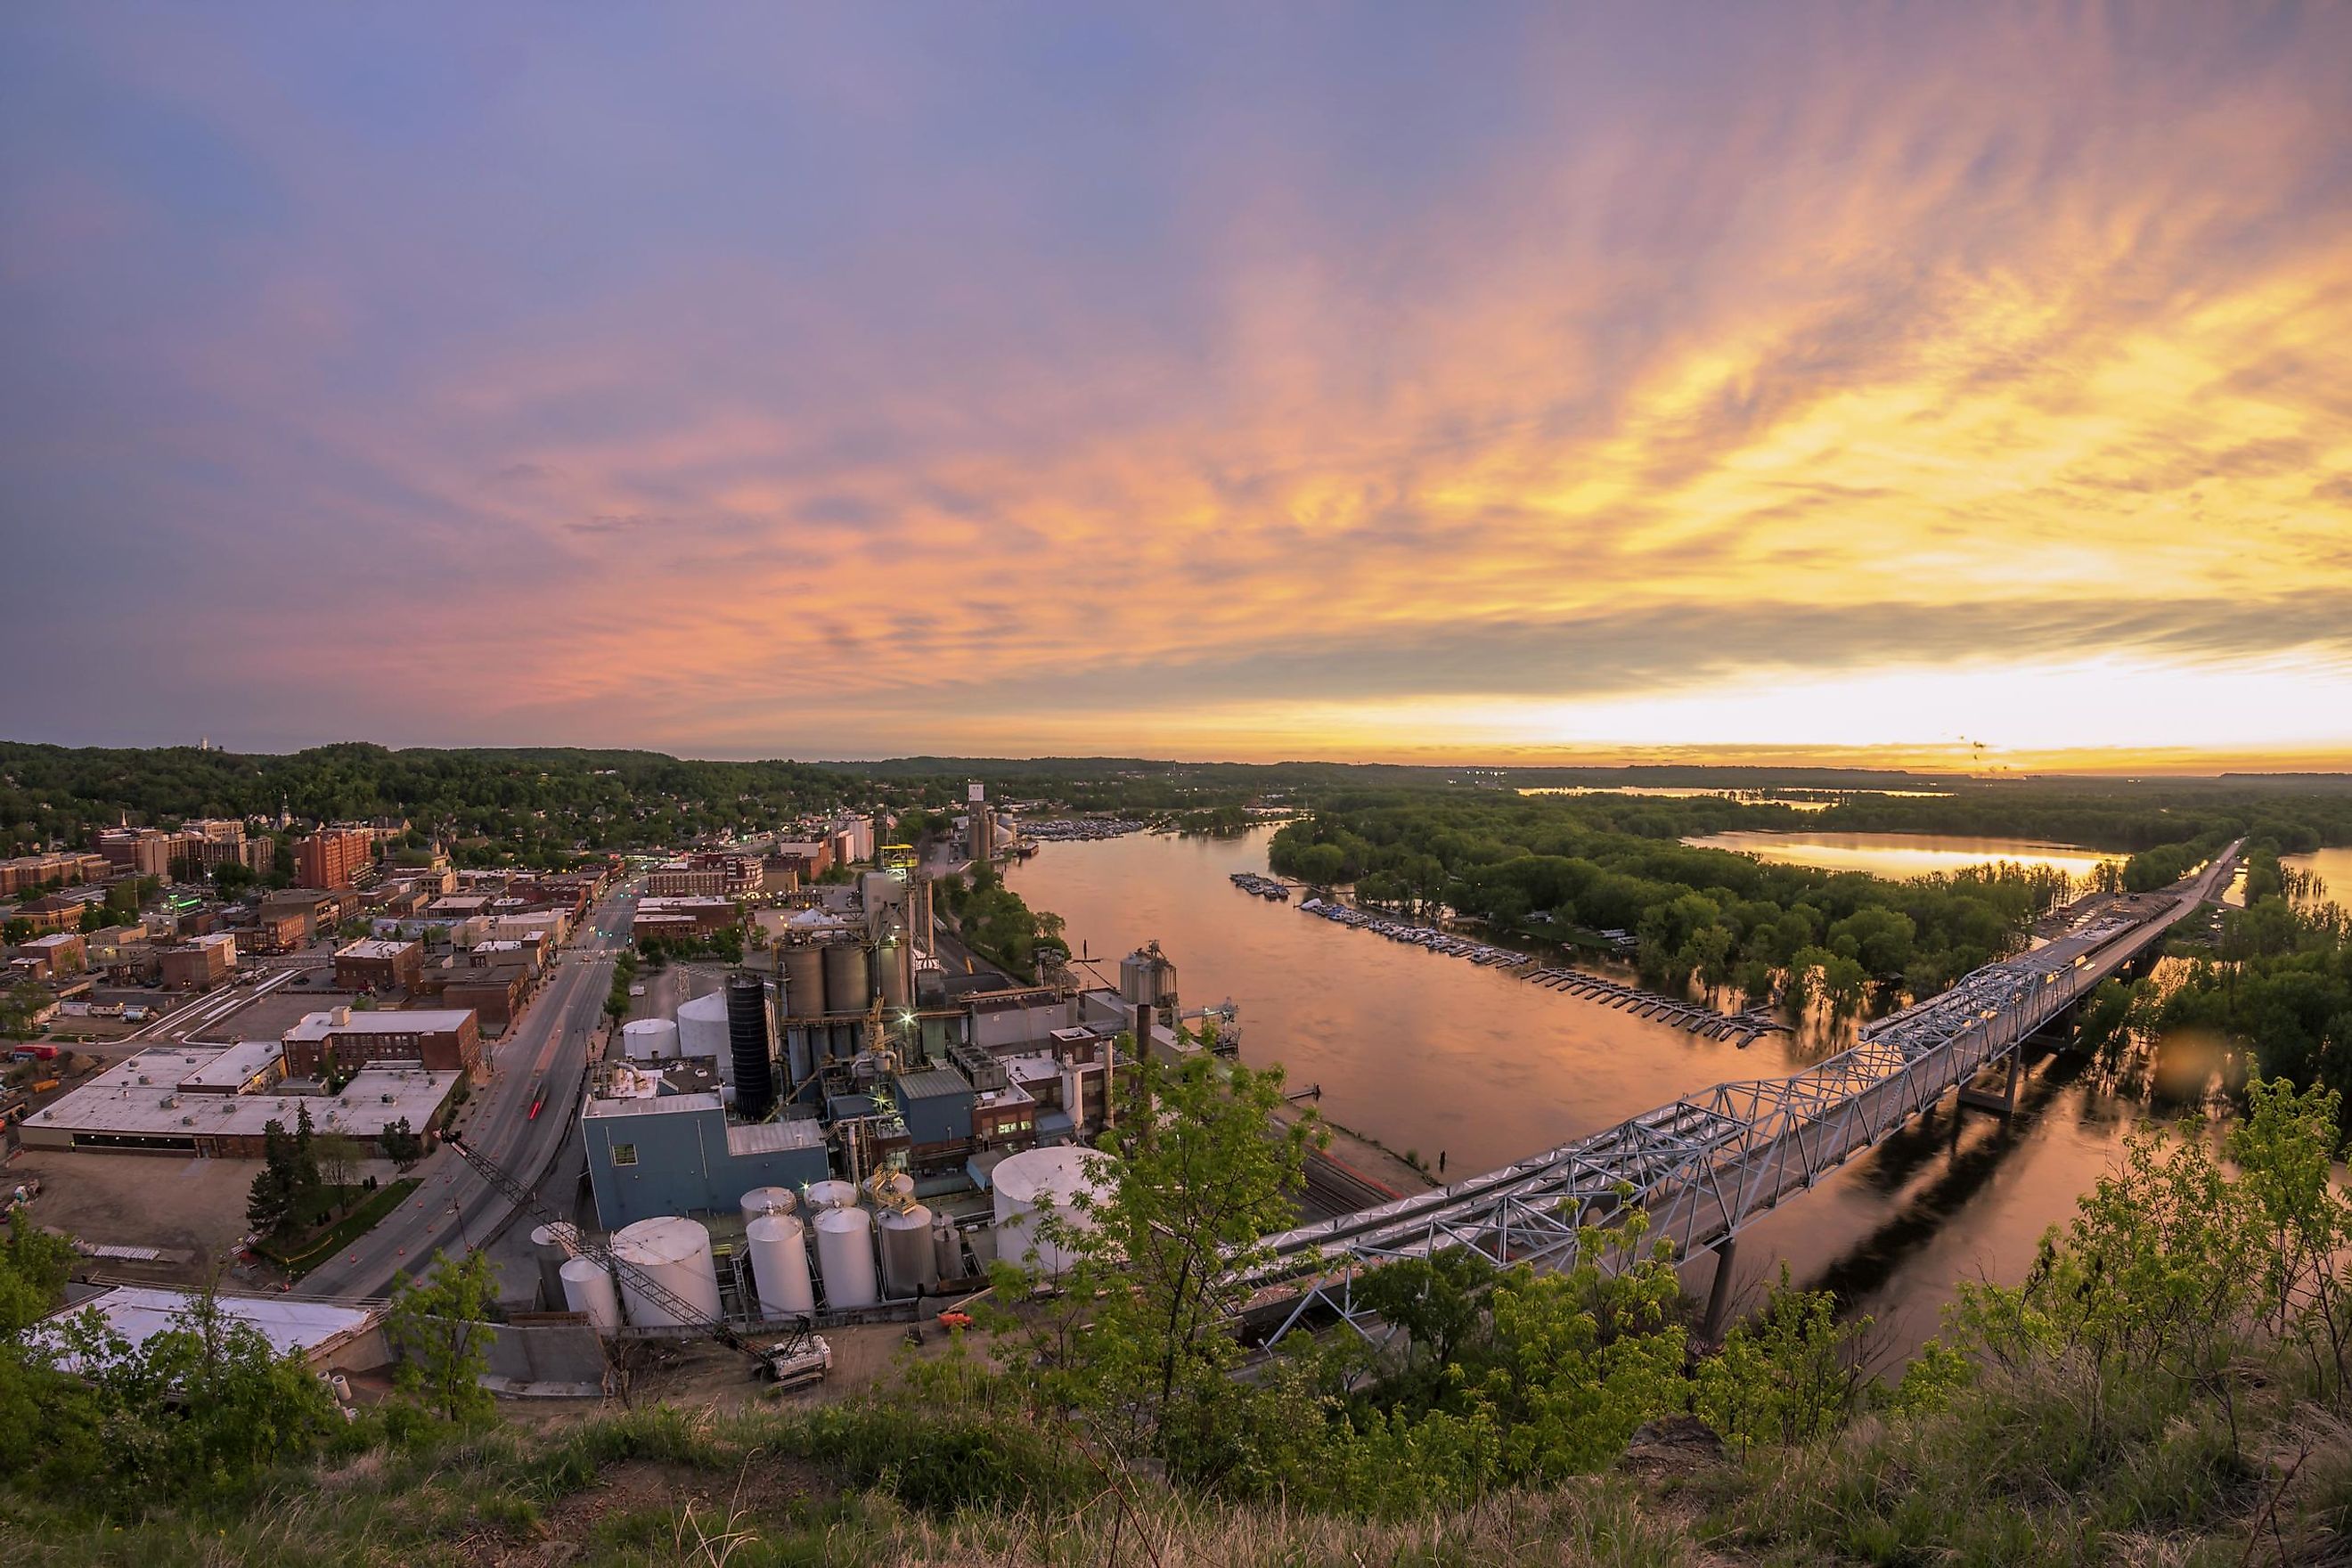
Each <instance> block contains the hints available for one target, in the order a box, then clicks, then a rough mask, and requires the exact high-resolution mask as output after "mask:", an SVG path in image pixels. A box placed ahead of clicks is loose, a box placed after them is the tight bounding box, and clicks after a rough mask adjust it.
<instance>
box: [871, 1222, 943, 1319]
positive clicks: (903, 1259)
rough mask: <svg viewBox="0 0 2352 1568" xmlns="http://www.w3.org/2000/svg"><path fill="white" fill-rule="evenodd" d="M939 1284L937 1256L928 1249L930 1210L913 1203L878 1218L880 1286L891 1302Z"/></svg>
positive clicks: (929, 1245) (929, 1244)
mask: <svg viewBox="0 0 2352 1568" xmlns="http://www.w3.org/2000/svg"><path fill="white" fill-rule="evenodd" d="M939 1282H940V1259H939V1254H937V1253H936V1252H933V1251H932V1250H931V1211H930V1210H929V1209H927V1208H925V1207H924V1206H923V1205H920V1204H917V1205H915V1206H914V1207H913V1208H909V1209H891V1210H887V1211H885V1212H884V1214H883V1215H882V1284H883V1287H884V1289H886V1290H887V1291H888V1292H889V1295H890V1298H891V1299H892V1300H899V1299H901V1298H903V1297H907V1296H911V1295H913V1294H914V1293H915V1292H916V1291H917V1290H929V1289H935V1288H936V1287H937V1286H938V1285H939Z"/></svg>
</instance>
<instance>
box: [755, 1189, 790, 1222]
mask: <svg viewBox="0 0 2352 1568" xmlns="http://www.w3.org/2000/svg"><path fill="white" fill-rule="evenodd" d="M800 1202H801V1201H800V1199H799V1198H797V1197H795V1196H793V1190H792V1188H790V1187H753V1188H752V1189H751V1191H750V1192H748V1193H745V1194H743V1199H742V1205H743V1223H744V1224H745V1225H749V1224H751V1222H752V1221H753V1220H755V1219H758V1218H759V1217H760V1216H761V1215H763V1214H790V1213H792V1212H793V1210H794V1209H796V1208H798V1207H800Z"/></svg>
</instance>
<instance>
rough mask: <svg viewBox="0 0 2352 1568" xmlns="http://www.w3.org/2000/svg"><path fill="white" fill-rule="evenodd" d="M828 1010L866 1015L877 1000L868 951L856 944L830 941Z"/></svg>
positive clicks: (826, 980)
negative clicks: (867, 957)
mask: <svg viewBox="0 0 2352 1568" xmlns="http://www.w3.org/2000/svg"><path fill="white" fill-rule="evenodd" d="M873 1000H874V979H873V973H872V967H871V966H870V965H869V964H868V963H866V950H865V949H864V948H863V947H860V946H859V945H858V944H857V943H856V942H828V943H827V944H826V945H825V947H824V1010H825V1011H826V1012H828V1013H863V1012H865V1011H866V1008H867V1006H869V1005H871V1004H872V1003H873Z"/></svg>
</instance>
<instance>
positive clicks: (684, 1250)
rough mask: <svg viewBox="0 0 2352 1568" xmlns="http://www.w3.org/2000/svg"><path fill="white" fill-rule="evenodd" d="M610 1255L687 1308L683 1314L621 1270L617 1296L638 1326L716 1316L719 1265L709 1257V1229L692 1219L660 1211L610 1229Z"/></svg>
mask: <svg viewBox="0 0 2352 1568" xmlns="http://www.w3.org/2000/svg"><path fill="white" fill-rule="evenodd" d="M613 1256H614V1258H618V1259H620V1260H621V1261H622V1262H624V1263H626V1264H630V1265H632V1266H633V1267H634V1268H636V1269H637V1270H639V1271H640V1272H642V1273H644V1274H646V1275H648V1276H650V1277H651V1278H652V1279H654V1280H656V1282H657V1283H659V1284H660V1285H661V1286H662V1287H663V1288H664V1289H667V1291H668V1292H669V1294H670V1295H672V1296H675V1297H677V1300H678V1302H679V1303H680V1304H681V1305H682V1306H683V1307H684V1309H685V1310H686V1312H687V1313H688V1314H689V1315H688V1316H686V1317H681V1316H680V1315H679V1313H678V1311H677V1309H675V1308H673V1307H671V1306H670V1305H669V1304H668V1303H667V1302H666V1301H659V1300H655V1299H654V1298H653V1297H652V1296H651V1295H650V1294H648V1293H646V1291H644V1290H642V1289H639V1288H638V1287H637V1285H636V1284H635V1281H633V1280H632V1279H630V1278H629V1277H628V1276H627V1275H626V1274H624V1275H623V1276H622V1278H621V1300H622V1301H623V1302H624V1303H625V1305H626V1306H627V1308H628V1310H629V1321H630V1322H632V1323H635V1325H636V1326H637V1327H638V1328H641V1329H659V1328H686V1327H696V1328H698V1327H700V1326H702V1325H703V1324H705V1323H712V1322H717V1321H719V1270H718V1268H717V1267H716V1266H715V1265H714V1264H713V1263H712V1261H711V1258H710V1233H709V1231H708V1230H705V1229H704V1228H703V1227H702V1226H700V1225H698V1224H697V1223H696V1222H695V1221H693V1220H690V1219H683V1218H680V1217H679V1216H677V1215H660V1216H659V1217H657V1218H655V1219H641V1220H639V1221H637V1223H636V1224H635V1225H632V1226H624V1227H623V1228H622V1229H619V1230H616V1231H614V1233H613Z"/></svg>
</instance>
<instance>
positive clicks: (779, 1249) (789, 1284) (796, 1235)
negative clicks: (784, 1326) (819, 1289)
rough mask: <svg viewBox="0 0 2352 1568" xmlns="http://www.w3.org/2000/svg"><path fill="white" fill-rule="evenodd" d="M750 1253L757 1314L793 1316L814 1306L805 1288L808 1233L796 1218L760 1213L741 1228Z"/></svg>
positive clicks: (814, 1295) (807, 1284)
mask: <svg viewBox="0 0 2352 1568" xmlns="http://www.w3.org/2000/svg"><path fill="white" fill-rule="evenodd" d="M743 1241H744V1245H745V1247H747V1248H748V1249H749V1251H750V1252H751V1281H752V1283H753V1284H754V1285H755V1286H756V1287H758V1289H759V1292H760V1316H761V1317H762V1318H767V1319H776V1318H796V1317H798V1316H800V1315H801V1314H802V1313H803V1312H814V1311H815V1310H816V1294H815V1292H814V1290H812V1289H810V1288H809V1260H808V1237H807V1235H806V1233H805V1232H804V1231H803V1229H802V1227H801V1222H800V1220H799V1219H798V1218H796V1217H795V1216H793V1215H788V1214H763V1215H761V1216H760V1217H759V1218H757V1219H755V1220H753V1221H752V1222H751V1225H750V1226H747V1227H746V1228H745V1230H744V1232H743Z"/></svg>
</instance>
